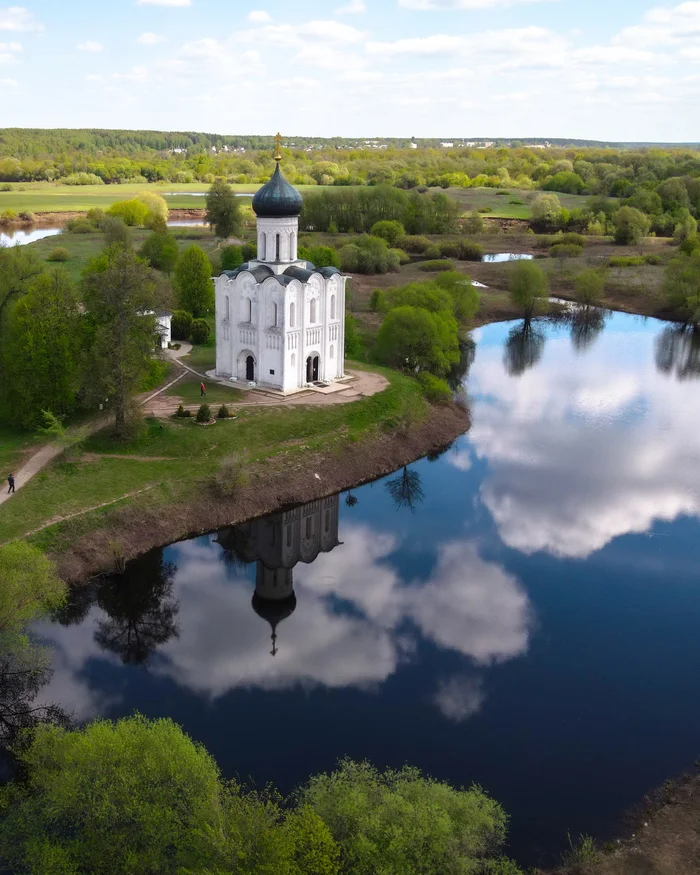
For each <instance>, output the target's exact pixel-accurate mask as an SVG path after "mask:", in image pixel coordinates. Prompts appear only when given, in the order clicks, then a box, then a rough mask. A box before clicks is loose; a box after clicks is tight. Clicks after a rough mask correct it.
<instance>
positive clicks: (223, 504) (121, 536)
mask: <svg viewBox="0 0 700 875" xmlns="http://www.w3.org/2000/svg"><path fill="white" fill-rule="evenodd" d="M470 424H471V422H470V419H469V414H468V413H467V412H466V411H465V410H463V409H462V408H460V407H458V406H457V405H450V406H449V407H435V408H432V409H431V411H430V414H429V416H428V419H427V421H426V422H425V423H423V424H422V425H421V426H420V427H416V428H415V429H413V430H412V431H409V433H408V434H405V435H404V434H400V433H397V432H395V431H392V432H389V433H384V434H379V435H373V436H372V437H371V438H368V439H367V440H362V441H360V442H359V443H357V444H356V445H353V444H349V445H348V444H346V445H345V446H344V448H343V450H342V451H341V452H337V451H334V452H330V453H324V452H309V453H308V455H303V456H301V457H299V456H296V457H295V458H294V461H293V462H290V461H289V460H285V458H284V456H283V455H282V456H277V457H272V458H270V459H268V460H267V461H265V462H261V463H258V464H257V465H255V466H254V467H252V468H251V469H250V470H249V471H248V472H247V475H248V476H247V481H248V482H247V483H246V485H245V486H242V487H240V488H238V489H237V490H236V492H235V494H234V495H232V496H231V497H225V498H221V497H218V496H216V495H215V494H214V493H213V491H212V490H211V488H210V487H209V486H208V485H207V484H201V488H200V491H199V494H198V495H197V496H196V497H195V498H194V499H193V500H191V501H187V502H182V501H177V502H174V503H172V504H169V505H168V506H167V508H164V507H163V505H162V504H161V503H151V504H149V501H148V498H149V496H148V493H145V494H144V495H143V497H140V498H141V500H139V501H132V502H130V503H128V504H125V506H124V507H121V508H119V510H116V511H113V512H111V513H110V514H109V515H107V516H106V517H105V518H104V521H103V524H102V525H101V526H100V528H99V529H96V530H94V531H91V532H88V533H87V534H83V535H79V536H77V537H76V539H75V540H74V541H73V543H72V544H71V546H70V547H69V548H68V549H67V550H65V551H62V552H57V553H51V554H49V555H50V558H51V559H53V561H54V562H56V564H57V567H58V571H59V574H60V575H61V577H62V578H63V579H64V580H65V581H67V582H68V583H73V584H75V583H79V582H81V581H85V580H86V579H87V578H89V577H92V576H94V575H97V574H100V573H107V572H110V571H112V570H114V562H115V557H118V558H119V560H120V561H121V560H126V561H128V560H129V559H135V558H136V557H137V556H140V555H142V554H143V553H146V552H148V551H149V550H152V549H154V548H157V547H161V546H164V545H166V544H171V543H174V542H175V541H181V540H184V539H186V538H190V537H195V536H197V535H201V534H205V533H207V532H211V531H214V530H215V529H218V528H223V527H226V526H231V525H237V524H238V523H242V522H245V521H246V520H250V519H254V518H255V517H259V516H264V515H265V514H268V513H274V512H275V511H278V510H281V509H282V508H284V507H288V506H290V505H296V504H305V503H306V502H309V501H314V500H316V499H320V498H325V497H327V496H329V495H334V494H335V493H337V492H342V491H344V490H347V489H353V488H355V487H358V486H361V485H363V484H364V483H368V482H370V481H371V480H376V479H377V478H379V477H383V476H384V475H386V474H390V473H392V472H393V471H396V470H397V469H399V468H402V467H403V466H404V465H409V464H411V463H412V462H415V461H417V460H418V459H421V458H423V457H424V456H428V455H431V454H433V453H437V452H440V451H441V450H443V449H445V448H446V447H447V446H449V445H450V444H451V443H452V442H453V441H455V440H456V439H457V438H458V437H460V436H461V435H463V434H464V433H465V432H466V431H468V429H469V426H470Z"/></svg>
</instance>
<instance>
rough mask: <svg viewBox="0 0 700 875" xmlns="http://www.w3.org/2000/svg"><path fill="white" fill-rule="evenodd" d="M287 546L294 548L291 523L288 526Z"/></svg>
mask: <svg viewBox="0 0 700 875" xmlns="http://www.w3.org/2000/svg"><path fill="white" fill-rule="evenodd" d="M287 546H288V547H291V546H292V525H291V523H288V524H287Z"/></svg>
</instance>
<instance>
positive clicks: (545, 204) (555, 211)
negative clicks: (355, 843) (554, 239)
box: [532, 194, 562, 231]
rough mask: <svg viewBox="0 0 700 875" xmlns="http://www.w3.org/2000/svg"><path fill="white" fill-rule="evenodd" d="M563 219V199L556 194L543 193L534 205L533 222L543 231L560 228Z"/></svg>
mask: <svg viewBox="0 0 700 875" xmlns="http://www.w3.org/2000/svg"><path fill="white" fill-rule="evenodd" d="M561 219H562V207H561V201H560V200H559V198H558V197H557V196H556V195H555V194H541V195H539V196H538V197H537V198H536V199H535V202H534V203H533V205H532V224H533V225H534V227H535V228H539V229H540V230H542V231H551V230H554V229H556V228H558V227H559V226H560V224H561Z"/></svg>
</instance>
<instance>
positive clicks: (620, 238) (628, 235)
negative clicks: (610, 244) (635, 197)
mask: <svg viewBox="0 0 700 875" xmlns="http://www.w3.org/2000/svg"><path fill="white" fill-rule="evenodd" d="M613 222H614V225H615V243H619V244H620V245H621V246H630V245H633V244H635V245H636V244H638V243H641V242H642V240H643V239H644V238H645V237H646V236H647V234H648V233H649V229H650V228H651V219H650V218H649V216H647V215H646V214H645V213H643V212H642V211H641V210H637V209H635V208H634V207H621V208H620V209H619V210H618V211H617V212H616V213H615V216H614V218H613Z"/></svg>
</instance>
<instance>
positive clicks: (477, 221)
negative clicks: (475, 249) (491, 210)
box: [464, 210, 484, 234]
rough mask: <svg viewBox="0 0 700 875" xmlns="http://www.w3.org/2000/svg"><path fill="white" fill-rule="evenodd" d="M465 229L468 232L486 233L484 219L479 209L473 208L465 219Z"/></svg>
mask: <svg viewBox="0 0 700 875" xmlns="http://www.w3.org/2000/svg"><path fill="white" fill-rule="evenodd" d="M464 231H465V233H467V234H483V233H484V220H483V218H482V216H481V213H480V212H479V211H478V210H472V211H471V213H469V215H468V216H467V218H466V219H465V220H464Z"/></svg>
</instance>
